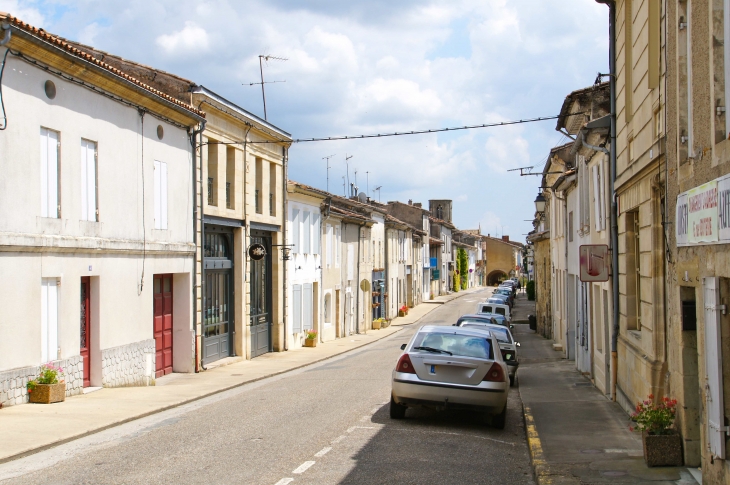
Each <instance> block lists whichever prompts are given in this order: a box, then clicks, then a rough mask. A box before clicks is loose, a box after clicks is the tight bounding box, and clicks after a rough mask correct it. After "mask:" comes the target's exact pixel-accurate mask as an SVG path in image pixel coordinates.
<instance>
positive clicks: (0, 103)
mask: <svg viewBox="0 0 730 485" xmlns="http://www.w3.org/2000/svg"><path fill="white" fill-rule="evenodd" d="M9 52H10V49H5V55H4V56H3V65H2V66H0V108H2V110H3V125H2V126H0V131H3V130H4V129H5V128H7V127H8V116H7V114H6V113H5V95H4V94H3V73H5V61H6V60H7V58H8V53H9Z"/></svg>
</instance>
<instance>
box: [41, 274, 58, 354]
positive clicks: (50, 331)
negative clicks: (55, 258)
mask: <svg viewBox="0 0 730 485" xmlns="http://www.w3.org/2000/svg"><path fill="white" fill-rule="evenodd" d="M57 358H58V285H57V283H56V278H43V279H42V280H41V361H42V362H44V363H45V362H51V361H53V360H56V359H57Z"/></svg>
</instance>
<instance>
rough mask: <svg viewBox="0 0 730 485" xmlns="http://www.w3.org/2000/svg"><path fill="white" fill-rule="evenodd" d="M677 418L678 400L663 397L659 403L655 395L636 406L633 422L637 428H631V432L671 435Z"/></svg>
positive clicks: (632, 416) (632, 417)
mask: <svg viewBox="0 0 730 485" xmlns="http://www.w3.org/2000/svg"><path fill="white" fill-rule="evenodd" d="M676 416H677V400H676V399H670V398H668V397H663V398H662V399H661V400H660V401H659V402H658V403H655V402H654V395H653V394H649V397H648V399H646V400H644V401H641V402H639V403H638V404H637V405H636V411H635V412H634V413H633V414H632V415H631V420H632V421H634V422H635V423H636V427H633V426H629V429H630V430H631V431H634V430H636V431H646V432H647V433H649V434H669V432H670V431H669V428H670V427H671V426H672V424H673V423H674V418H675V417H676Z"/></svg>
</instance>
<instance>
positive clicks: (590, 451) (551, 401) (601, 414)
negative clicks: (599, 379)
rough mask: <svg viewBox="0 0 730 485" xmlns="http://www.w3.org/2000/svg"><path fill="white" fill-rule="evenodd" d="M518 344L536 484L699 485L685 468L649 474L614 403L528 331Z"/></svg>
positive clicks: (521, 332)
mask: <svg viewBox="0 0 730 485" xmlns="http://www.w3.org/2000/svg"><path fill="white" fill-rule="evenodd" d="M515 338H516V339H517V340H519V341H520V343H521V350H520V361H521V365H520V369H519V372H518V376H519V381H518V382H519V392H520V396H521V398H522V403H523V407H524V413H525V426H526V430H527V440H528V446H529V448H530V455H531V457H532V464H533V467H534V469H535V475H536V479H537V483H538V484H548V483H549V484H553V485H563V484H571V485H572V484H575V485H577V484H586V483H590V484H601V483H623V484H649V483H662V484H670V483H674V484H682V485H692V484H697V482H696V481H695V480H694V478H693V476H692V474H691V472H690V471H689V470H688V469H687V468H669V467H667V468H649V467H647V466H646V464H645V463H644V457H643V451H642V444H641V436H640V435H639V434H638V433H635V432H631V431H629V425H630V424H631V423H630V421H629V419H628V416H627V415H626V413H625V412H624V411H623V410H622V409H621V408H620V407H619V405H618V404H617V403H614V402H612V401H610V400H608V399H607V398H606V397H605V396H604V395H603V394H602V393H601V392H600V391H598V389H596V388H595V387H594V386H593V384H592V383H591V382H590V381H589V380H588V379H586V378H585V377H584V376H583V375H582V374H580V373H579V372H578V371H577V370H576V368H575V362H574V361H568V360H565V359H563V358H561V357H559V354H558V353H557V352H555V351H554V350H552V346H551V344H552V342H551V341H550V340H545V339H544V338H542V337H541V336H539V335H536V334H535V332H534V331H531V330H529V327H527V326H526V325H518V326H516V328H515Z"/></svg>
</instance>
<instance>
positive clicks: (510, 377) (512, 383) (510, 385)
mask: <svg viewBox="0 0 730 485" xmlns="http://www.w3.org/2000/svg"><path fill="white" fill-rule="evenodd" d="M509 387H515V376H509Z"/></svg>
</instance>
